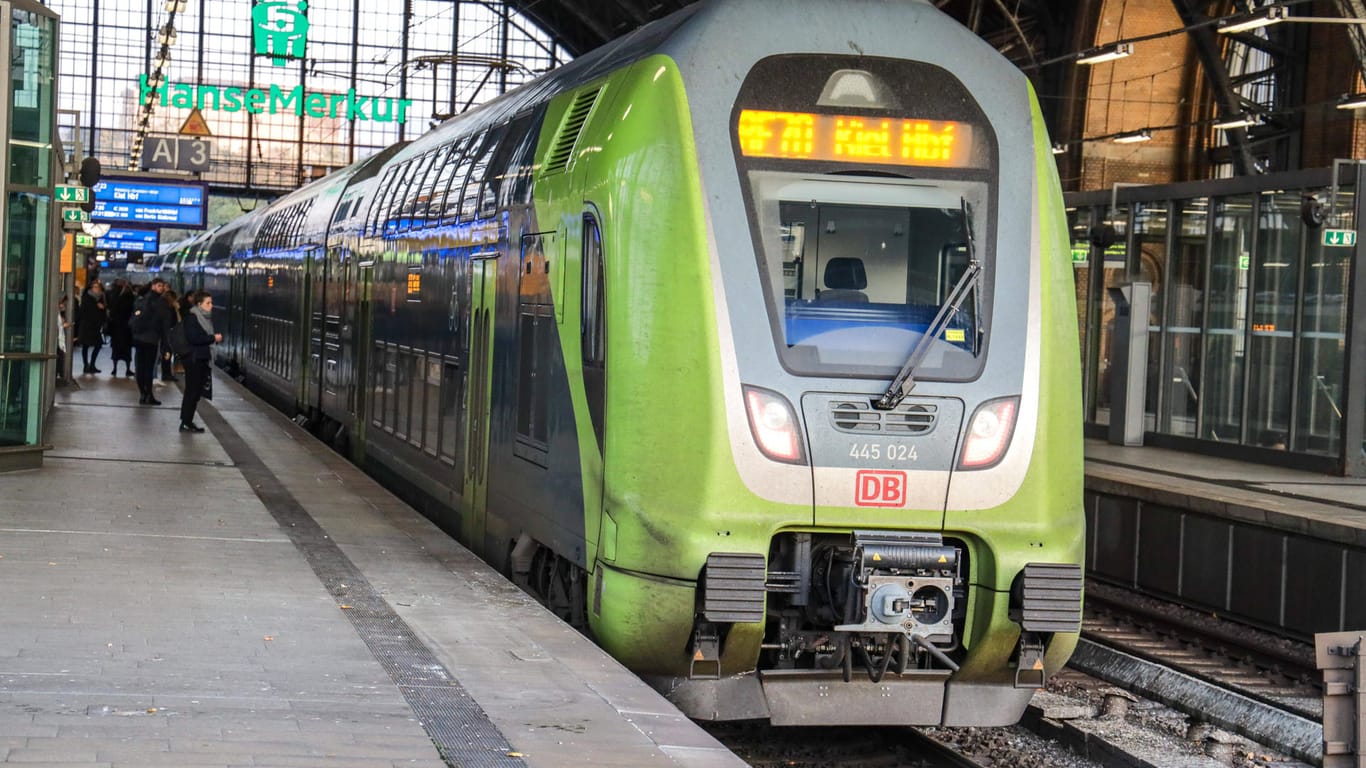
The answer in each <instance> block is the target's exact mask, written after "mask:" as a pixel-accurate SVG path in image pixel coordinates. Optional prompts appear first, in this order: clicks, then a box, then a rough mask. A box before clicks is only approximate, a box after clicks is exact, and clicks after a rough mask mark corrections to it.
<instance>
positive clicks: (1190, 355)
mask: <svg viewBox="0 0 1366 768" xmlns="http://www.w3.org/2000/svg"><path fill="white" fill-rule="evenodd" d="M1174 210H1175V222H1176V227H1175V232H1173V237H1172V253H1171V258H1170V263H1169V265H1168V269H1167V279H1166V281H1165V286H1164V289H1163V291H1162V299H1163V300H1164V301H1163V304H1162V309H1161V311H1162V313H1163V314H1162V318H1163V319H1162V339H1163V341H1162V356H1161V357H1162V361H1163V362H1162V375H1161V376H1160V377H1158V382H1159V386H1160V387H1161V396H1160V398H1159V401H1160V402H1161V403H1162V419H1161V421H1160V423H1159V424H1158V428H1157V431H1159V432H1164V433H1166V434H1169V435H1181V436H1183V437H1195V436H1196V434H1197V430H1198V421H1199V410H1200V386H1201V380H1202V378H1201V377H1202V372H1201V369H1200V361H1201V359H1202V358H1201V348H1202V345H1203V341H1204V333H1203V331H1202V328H1203V326H1204V311H1205V298H1206V291H1205V272H1206V269H1207V267H1208V260H1209V259H1208V255H1209V254H1208V251H1209V200H1208V199H1207V198H1203V197H1202V198H1197V199H1195V200H1178V201H1176V203H1175V208H1174ZM1153 308H1154V310H1156V309H1157V302H1156V301H1154V304H1153Z"/></svg>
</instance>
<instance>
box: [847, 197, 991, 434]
mask: <svg viewBox="0 0 1366 768" xmlns="http://www.w3.org/2000/svg"><path fill="white" fill-rule="evenodd" d="M959 200H960V202H961V203H962V207H963V228H964V229H965V230H966V231H967V236H968V268H967V270H965V271H964V272H963V275H962V277H959V278H958V282H957V283H956V284H954V286H953V290H951V291H949V295H948V298H946V299H944V303H943V304H941V305H939V312H937V313H936V314H935V316H934V321H933V322H931V323H930V327H929V328H926V329H925V333H924V335H923V336H921V337H920V340H919V341H917V342H916V344H915V348H914V349H912V350H911V356H910V358H909V359H908V360H906V364H905V365H903V366H901V371H900V372H899V373H897V375H896V378H894V379H892V383H891V386H889V387H887V391H886V392H884V393H882V397H880V398H878V401H877V402H876V403H874V404H873V407H875V408H877V409H878V410H881V411H890V410H892V409H893V408H895V407H897V406H898V405H900V404H901V401H902V400H904V399H905V398H906V395H909V394H910V393H911V390H912V389H914V388H915V369H916V367H918V366H919V365H920V361H921V360H922V359H923V358H924V357H925V353H927V352H929V351H930V344H931V343H932V342H933V341H934V340H935V339H937V338H939V334H941V333H943V332H944V328H945V327H946V326H947V325H948V324H949V321H951V320H953V318H954V317H956V316H957V315H958V313H959V312H960V311H962V308H963V299H965V298H967V297H968V296H969V295H971V296H972V307H973V322H972V327H973V331H974V333H975V334H976V335H977V338H974V339H973V348H974V349H976V348H977V346H978V344H979V343H980V341H979V339H980V337H981V327H980V323H979V321H978V318H977V312H978V307H980V306H981V304H980V299H981V296H980V292H981V286H982V283H981V281H980V280H979V279H978V277H979V276H980V275H981V274H982V265H981V264H980V263H979V262H978V261H977V245H976V242H975V239H974V238H973V234H972V206H971V205H969V204H968V201H967V198H959Z"/></svg>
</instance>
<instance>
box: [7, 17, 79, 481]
mask: <svg viewBox="0 0 1366 768" xmlns="http://www.w3.org/2000/svg"><path fill="white" fill-rule="evenodd" d="M0 18H3V19H4V20H5V22H6V24H7V29H6V30H5V31H4V34H0V62H5V66H6V68H7V70H8V76H7V77H6V78H5V81H4V97H3V99H0V126H3V129H2V130H3V131H4V139H5V140H4V141H3V142H0V153H3V161H4V162H3V163H0V168H4V169H5V172H4V180H3V198H2V199H3V204H2V205H3V207H2V208H0V294H2V295H3V301H0V472H3V471H12V470H18V469H32V468H36V467H39V466H41V465H42V462H43V451H44V450H45V449H46V448H47V436H46V434H45V427H44V422H45V420H46V419H45V417H46V412H47V409H48V407H49V405H48V404H49V403H50V402H51V395H52V389H53V386H54V381H55V378H56V372H55V358H56V355H55V350H56V344H57V342H56V335H57V332H58V329H59V327H60V326H59V323H58V321H57V309H56V304H57V302H56V297H55V296H54V293H55V286H56V284H57V275H58V255H59V253H60V251H61V242H62V241H61V237H62V235H61V230H60V222H59V220H58V219H59V217H60V210H59V209H58V207H57V205H56V203H55V201H54V187H55V185H57V184H61V183H62V181H63V175H64V174H63V173H62V161H61V159H60V153H59V151H58V148H57V147H58V143H57V133H56V131H57V128H56V126H57V61H58V58H57V43H58V23H59V21H58V18H57V15H56V14H55V13H53V12H52V11H51V10H50V9H48V8H46V7H44V6H43V5H41V4H39V3H38V2H36V0H0Z"/></svg>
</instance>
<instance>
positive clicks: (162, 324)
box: [128, 277, 171, 405]
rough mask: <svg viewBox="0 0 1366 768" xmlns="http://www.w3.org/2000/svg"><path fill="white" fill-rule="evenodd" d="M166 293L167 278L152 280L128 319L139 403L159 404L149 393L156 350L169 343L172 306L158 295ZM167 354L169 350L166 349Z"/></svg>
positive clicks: (155, 364)
mask: <svg viewBox="0 0 1366 768" xmlns="http://www.w3.org/2000/svg"><path fill="white" fill-rule="evenodd" d="M164 293H166V281H165V280H162V279H161V278H159V277H158V278H156V279H154V280H152V284H151V285H150V286H148V287H147V292H146V293H145V294H143V295H142V297H141V298H140V299H138V302H137V303H136V304H135V305H134V307H133V318H132V319H131V320H129V321H128V323H129V327H130V328H131V329H132V331H133V370H134V371H136V372H137V381H138V393H139V394H140V395H141V399H139V400H138V402H139V403H141V404H142V405H161V401H160V400H158V399H156V398H155V397H153V396H152V377H153V376H154V375H155V371H156V368H157V353H158V352H160V351H161V348H162V345H165V346H166V347H167V348H168V349H169V348H170V346H171V339H170V334H171V308H170V307H168V306H166V302H165V301H164V300H163V299H162V298H161V296H162V294H164ZM166 354H167V356H168V357H169V355H170V353H166Z"/></svg>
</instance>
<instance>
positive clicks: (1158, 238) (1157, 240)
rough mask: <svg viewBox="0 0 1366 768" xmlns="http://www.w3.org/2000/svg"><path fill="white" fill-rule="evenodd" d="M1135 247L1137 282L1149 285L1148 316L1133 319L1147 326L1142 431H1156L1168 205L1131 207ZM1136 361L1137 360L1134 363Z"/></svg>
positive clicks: (1165, 287) (1165, 288)
mask: <svg viewBox="0 0 1366 768" xmlns="http://www.w3.org/2000/svg"><path fill="white" fill-rule="evenodd" d="M1134 248H1135V252H1136V255H1137V258H1138V278H1137V279H1138V280H1139V281H1142V282H1145V283H1148V284H1149V285H1151V286H1152V301H1151V303H1150V304H1149V305H1148V317H1147V318H1146V320H1145V319H1143V318H1134V322H1136V323H1137V322H1146V323H1147V326H1148V360H1147V366H1148V367H1147V378H1148V385H1147V389H1146V390H1145V393H1144V406H1143V428H1144V430H1146V431H1152V430H1155V429H1157V403H1158V398H1159V396H1160V394H1161V386H1160V384H1159V383H1158V380H1159V377H1160V374H1161V372H1162V307H1163V304H1164V302H1165V301H1166V291H1167V203H1166V202H1159V203H1135V204H1134ZM1134 362H1139V361H1134Z"/></svg>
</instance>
